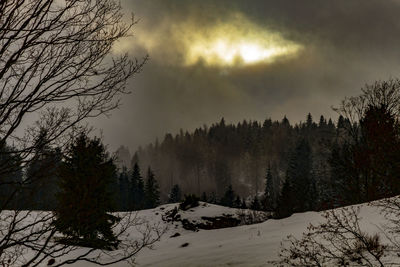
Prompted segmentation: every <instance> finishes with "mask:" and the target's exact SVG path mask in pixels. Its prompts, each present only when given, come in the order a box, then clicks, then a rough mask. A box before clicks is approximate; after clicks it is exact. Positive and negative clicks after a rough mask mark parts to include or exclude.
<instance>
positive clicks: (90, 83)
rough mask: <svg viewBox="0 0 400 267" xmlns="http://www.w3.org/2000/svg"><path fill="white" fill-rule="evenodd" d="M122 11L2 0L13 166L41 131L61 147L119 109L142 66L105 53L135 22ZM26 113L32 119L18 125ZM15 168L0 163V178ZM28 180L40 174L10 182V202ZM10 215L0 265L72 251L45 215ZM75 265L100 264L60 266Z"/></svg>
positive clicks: (4, 103) (4, 93) (78, 3)
mask: <svg viewBox="0 0 400 267" xmlns="http://www.w3.org/2000/svg"><path fill="white" fill-rule="evenodd" d="M121 11H122V8H121V6H120V5H119V4H118V3H116V2H115V1H113V0H97V1H92V0H69V1H56V0H43V1H34V0H16V1H0V18H1V19H0V88H1V89H0V91H1V94H0V98H1V101H0V102H1V104H0V132H1V134H0V144H2V145H5V144H13V146H11V147H9V148H10V150H9V151H7V153H8V154H9V155H13V156H14V157H16V158H18V160H19V161H20V162H21V164H20V165H19V166H27V165H28V164H29V162H31V161H33V160H34V158H35V157H34V155H35V150H36V149H37V148H38V145H40V146H42V145H44V144H40V143H38V142H36V140H37V139H38V136H40V134H41V132H42V131H43V130H44V131H45V132H46V137H47V138H46V145H48V146H49V147H53V148H54V146H57V147H60V148H64V147H67V146H66V144H68V143H70V141H71V140H72V139H73V138H75V137H76V135H77V133H78V132H79V131H77V128H83V126H84V124H83V122H84V120H85V119H87V118H90V117H96V116H99V115H101V114H105V113H108V112H110V111H112V110H113V109H115V108H116V107H118V105H119V101H118V100H119V97H120V96H121V94H123V93H125V92H126V89H125V85H126V81H127V80H128V78H130V77H131V76H132V75H133V74H135V73H138V72H139V71H140V69H141V68H142V66H143V64H144V62H145V61H146V59H145V60H143V61H136V60H131V59H130V58H129V57H128V56H126V55H121V56H118V55H112V54H111V50H112V48H113V46H114V45H115V43H116V42H117V41H118V40H120V39H121V38H123V37H125V36H127V34H128V32H129V31H130V30H131V28H132V26H133V25H134V24H135V21H134V20H133V19H132V20H131V21H128V23H125V22H124V21H125V19H124V17H123V14H122V13H121ZM28 116H29V117H30V118H38V119H37V121H35V122H34V123H32V124H30V125H28V126H26V127H23V125H22V124H21V123H22V122H23V121H25V122H26V121H29V120H26V118H27V117H28ZM22 130H24V133H23V134H20V133H21V131H22ZM17 131H18V132H17ZM61 152H63V151H61ZM16 166H18V165H17V164H15V165H14V164H2V165H1V166H0V173H1V174H6V173H13V172H15V168H16ZM32 179H41V177H40V176H30V177H29V179H23V180H22V181H16V182H15V183H14V184H13V186H16V187H15V188H14V189H13V190H14V191H12V192H10V193H9V198H11V199H13V198H14V199H15V198H16V197H18V192H19V191H20V190H21V189H25V188H26V186H29V185H30V184H34V183H35V181H32ZM0 182H3V181H0ZM7 183H9V181H7ZM9 218H10V219H9V220H7V221H5V223H3V224H2V225H1V226H0V231H1V232H2V233H4V236H5V237H6V238H3V239H2V240H0V262H4V263H6V262H8V263H9V264H10V265H16V266H22V265H24V266H34V265H42V264H43V262H44V261H45V260H46V259H47V258H49V257H52V258H57V257H60V256H61V255H64V254H68V253H69V252H71V250H72V248H68V247H65V248H64V249H63V248H57V249H56V248H55V247H54V246H53V245H52V244H53V243H52V242H50V241H51V240H52V237H53V235H54V231H55V230H54V227H53V224H52V223H51V222H52V220H53V219H54V217H53V216H52V214H51V213H40V212H38V213H34V214H33V213H32V212H27V213H21V212H20V211H15V214H14V215H13V216H10V217H9ZM28 221H29V223H28ZM26 225H28V226H26ZM22 226H23V227H22ZM38 240H40V241H43V242H38ZM140 244H142V242H140ZM140 248H141V245H139V246H137V245H133V246H132V248H131V249H129V251H130V252H128V250H126V251H125V252H124V253H122V254H120V256H119V257H115V259H114V260H112V261H109V262H104V261H103V262H102V264H111V263H113V262H119V261H121V260H125V259H127V258H130V257H132V256H133V255H134V254H135V253H136V251H137V250H139V249H140ZM28 249H29V250H31V252H32V253H29V254H27V253H26V252H27V250H28ZM99 253H100V254H101V252H99ZM26 255H30V256H29V257H27V256H26ZM22 256H24V257H22ZM76 261H91V262H95V263H96V262H99V261H102V259H101V257H99V258H98V257H93V256H90V255H88V254H86V255H77V256H76V257H75V258H73V259H71V260H70V261H69V262H59V263H58V266H60V265H63V264H67V263H73V262H76Z"/></svg>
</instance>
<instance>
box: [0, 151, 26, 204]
mask: <svg viewBox="0 0 400 267" xmlns="http://www.w3.org/2000/svg"><path fill="white" fill-rule="evenodd" d="M13 149H14V148H13V147H9V146H7V145H6V144H3V145H0V210H4V209H24V208H25V207H26V206H27V205H26V204H25V205H24V202H26V201H24V196H23V195H21V194H22V192H23V191H22V190H21V189H22V188H21V184H22V182H23V180H22V167H21V162H22V160H21V158H20V157H19V156H17V155H14V154H13V153H12V151H13ZM13 196H14V197H13Z"/></svg>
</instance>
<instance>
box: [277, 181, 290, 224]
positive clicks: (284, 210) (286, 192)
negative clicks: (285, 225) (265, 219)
mask: <svg viewBox="0 0 400 267" xmlns="http://www.w3.org/2000/svg"><path fill="white" fill-rule="evenodd" d="M293 195H294V193H293V189H292V187H291V186H290V183H289V181H288V180H287V179H286V181H285V182H284V183H283V187H282V191H281V194H280V195H279V199H278V205H277V207H276V210H275V214H274V216H275V218H277V219H281V218H286V217H289V216H290V215H292V214H293V202H294V198H293Z"/></svg>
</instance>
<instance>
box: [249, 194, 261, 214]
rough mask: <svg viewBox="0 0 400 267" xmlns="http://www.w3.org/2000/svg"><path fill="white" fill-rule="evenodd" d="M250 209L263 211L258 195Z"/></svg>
mask: <svg viewBox="0 0 400 267" xmlns="http://www.w3.org/2000/svg"><path fill="white" fill-rule="evenodd" d="M250 208H251V209H252V210H261V205H260V201H259V200H258V196H257V195H256V196H255V197H254V199H253V201H252V202H251V205H250Z"/></svg>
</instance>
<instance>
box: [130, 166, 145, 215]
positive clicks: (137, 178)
mask: <svg viewBox="0 0 400 267" xmlns="http://www.w3.org/2000/svg"><path fill="white" fill-rule="evenodd" d="M130 187H131V190H130V191H131V193H130V196H131V200H130V209H132V210H139V209H142V208H144V182H143V178H142V176H141V175H140V168H139V165H138V164H137V163H135V164H134V166H133V171H132V177H131V186H130Z"/></svg>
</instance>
